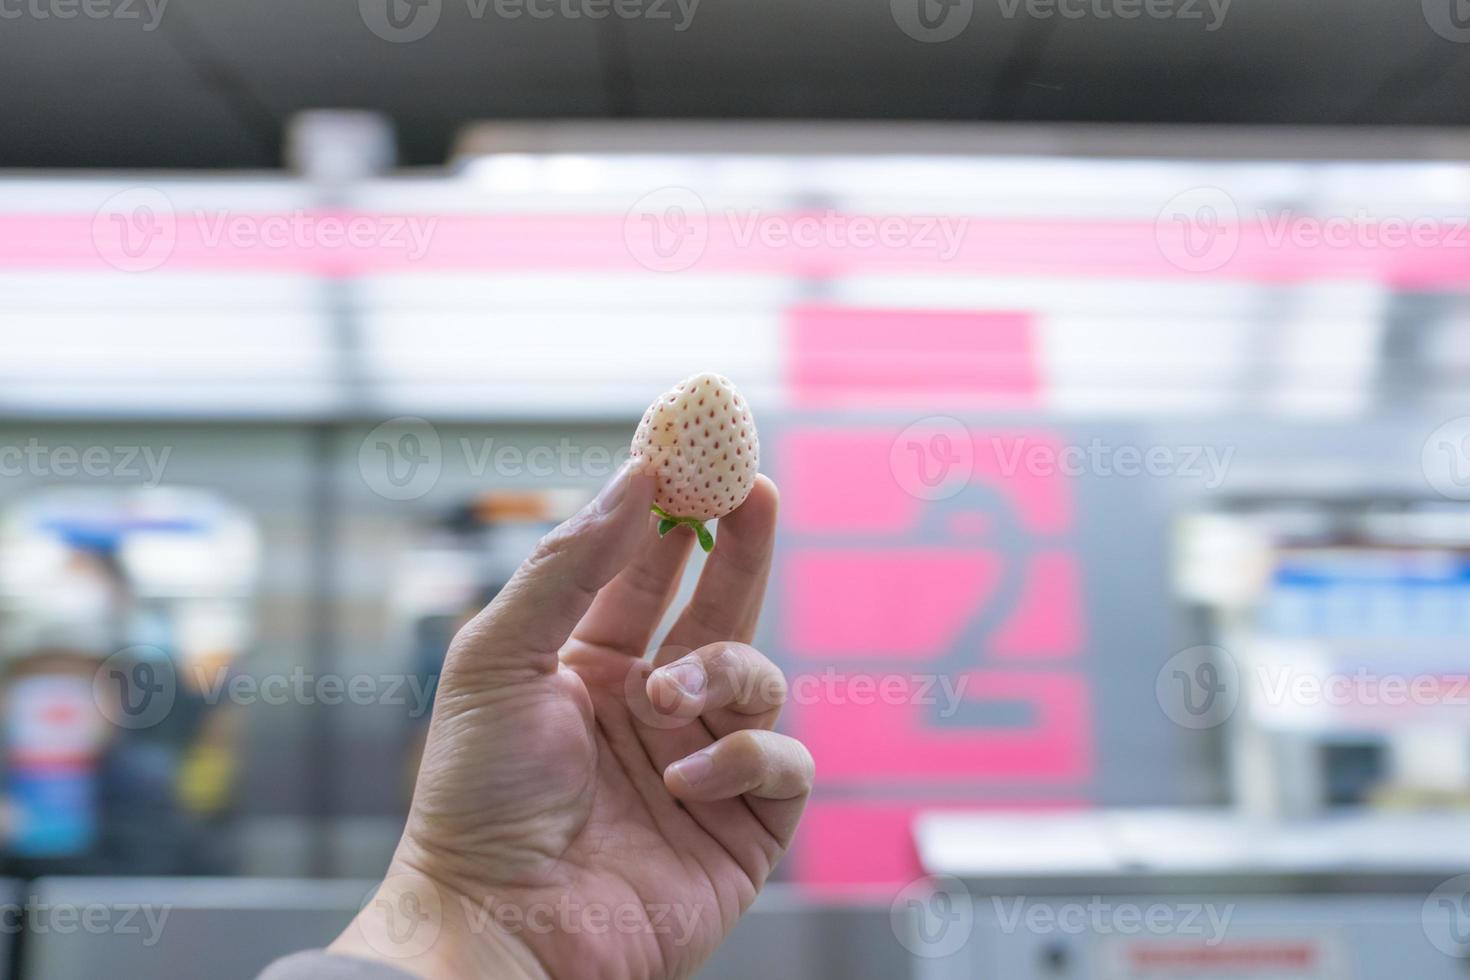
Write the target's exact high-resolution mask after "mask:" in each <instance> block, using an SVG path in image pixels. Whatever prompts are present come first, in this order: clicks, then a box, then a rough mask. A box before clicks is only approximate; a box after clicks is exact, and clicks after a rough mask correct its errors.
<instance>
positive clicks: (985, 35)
mask: <svg viewBox="0 0 1470 980" xmlns="http://www.w3.org/2000/svg"><path fill="white" fill-rule="evenodd" d="M86 2H87V4H88V5H89V6H90V9H91V10H92V11H93V12H94V14H93V15H92V16H87V15H83V14H80V13H78V7H79V6H80V0H6V2H5V3H4V4H3V5H0V91H4V92H5V93H6V96H7V97H6V98H5V99H3V100H0V167H9V168H53V167H87V168H124V167H148V168H159V167H161V168H173V167H204V168H228V167H247V168H259V167H274V166H278V165H279V164H280V161H281V159H282V134H283V131H284V127H285V122H286V120H287V119H288V118H289V117H290V116H291V115H292V114H293V113H295V112H297V111H299V110H303V109H309V108H322V107H349V108H367V109H374V110H378V111H381V112H383V113H385V114H387V115H388V116H390V117H391V118H392V119H393V121H394V123H395V124H396V127H397V132H398V136H399V141H400V155H401V160H402V162H404V163H406V164H410V165H419V164H435V163H439V162H442V161H443V160H444V159H445V157H446V155H447V153H448V152H449V148H450V146H451V145H452V143H453V141H454V138H455V134H456V133H457V132H458V131H459V130H460V128H461V127H462V126H463V125H465V124H466V123H468V122H471V121H476V120H505V119H542V118H560V119H574V118H575V119H584V118H630V117H637V118H652V119H657V118H714V119H720V118H773V119H811V118H831V119H934V120H984V121H1001V122H1012V121H1039V122H1061V121H1086V122H1136V123H1204V124H1214V123H1250V124H1267V125H1270V124H1313V125H1333V126H1342V125H1360V124H1376V125H1433V126H1456V125H1461V124H1464V123H1466V122H1467V121H1470V99H1467V98H1466V93H1467V92H1470V28H1467V29H1463V30H1462V29H1461V28H1459V27H1458V26H1457V24H1458V22H1457V21H1453V20H1449V19H1447V18H1448V17H1449V11H1450V10H1451V7H1450V5H1451V4H1454V3H1458V2H1460V0H1406V2H1396V3H1383V2H1379V0H1234V2H1229V0H1213V6H1211V0H943V2H947V3H949V4H951V5H952V7H949V8H946V7H941V6H939V5H938V4H939V3H940V2H941V0H922V2H923V3H926V4H930V5H931V6H930V7H928V8H927V9H928V12H929V13H930V14H931V17H937V16H940V15H944V14H948V15H950V16H952V17H958V18H961V20H960V21H956V20H948V21H941V23H942V24H943V25H946V26H949V25H954V24H956V23H963V29H962V30H960V31H959V32H958V34H957V35H956V36H955V37H953V38H951V39H948V40H943V41H937V42H924V41H920V40H916V39H915V38H914V37H911V36H909V34H906V33H905V31H904V30H903V29H901V28H900V26H899V23H900V21H904V22H905V23H913V16H912V15H913V14H914V9H913V8H912V4H914V3H915V2H920V0H801V2H799V3H797V2H792V0H248V2H246V0H235V2H225V0H86ZM388 3H393V4H396V5H399V6H397V7H396V8H395V9H396V10H397V12H398V13H399V15H400V16H401V17H412V16H420V17H429V18H430V19H431V20H432V17H431V15H432V14H433V13H437V14H438V18H437V21H434V22H433V27H432V29H431V30H429V31H428V33H427V34H426V35H425V36H423V37H421V38H418V39H416V40H412V41H402V40H399V41H394V40H388V39H385V37H384V36H380V35H388V36H393V31H392V29H391V28H385V27H383V26H382V25H383V24H386V23H387V22H386V20H385V19H384V18H385V11H386V10H387V8H386V6H385V5H386V4H388ZM411 3H416V4H419V5H420V6H419V7H413V6H410V4H411ZM681 3H682V4H683V7H681V6H680V4H681ZM527 4H541V5H542V6H540V7H538V8H537V9H538V10H540V11H542V12H550V13H551V16H545V17H532V16H530V14H529V13H528V12H527V8H526V7H525V5H527ZM905 4H909V5H910V6H909V7H907V8H905V7H904V5H905ZM1058 4H1060V5H1061V8H1065V9H1066V10H1067V11H1068V12H1069V13H1070V14H1080V16H1062V15H1061V13H1060V12H1058V11H1059V9H1060V8H1058V7H1057V6H1056V5H1058ZM599 5H600V6H599ZM1438 5H1443V6H1444V12H1440V11H1439V8H1438ZM618 9H621V10H622V11H623V12H624V14H628V13H640V12H641V13H640V15H639V16H618V15H616V14H614V15H610V16H605V17H602V18H600V19H592V18H590V17H589V16H586V14H587V13H593V12H602V11H610V10H618ZM568 10H570V12H571V13H572V14H577V16H569V15H568V13H566V12H565V11H568ZM1148 10H1153V11H1154V12H1155V14H1154V15H1152V16H1150V15H1149V14H1148V13H1147V11H1148ZM1130 11H1131V12H1137V13H1138V16H1136V17H1132V18H1128V19H1125V17H1124V16H1121V15H1123V14H1126V13H1128V12H1130ZM67 12H70V13H72V14H73V15H74V16H72V17H70V18H69V19H62V17H61V16H59V15H62V14H65V13H67ZM1049 12H1050V15H1049V16H1048V15H1047V14H1048V13H1049ZM691 14H692V15H691ZM965 14H968V15H969V20H968V22H964V21H963V16H964V15H965ZM43 15H44V16H43ZM655 15H657V16H655ZM906 18H907V19H906ZM404 22H406V23H409V24H410V27H409V28H408V29H409V30H413V29H414V28H416V27H419V26H421V25H423V24H424V23H426V22H425V21H424V20H408V21H402V20H401V21H400V23H404ZM934 22H935V21H933V20H931V23H934ZM369 24H375V25H378V33H374V30H373V29H372V28H370V26H369ZM681 24H682V26H683V27H684V29H682V30H680V29H679V27H680V26H681ZM1211 25H1213V26H1214V29H1213V30H1212V29H1210V27H1211Z"/></svg>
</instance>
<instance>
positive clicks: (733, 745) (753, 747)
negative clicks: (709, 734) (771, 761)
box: [726, 728, 765, 769]
mask: <svg viewBox="0 0 1470 980" xmlns="http://www.w3.org/2000/svg"><path fill="white" fill-rule="evenodd" d="M761 734H762V733H761V732H759V731H757V730H756V729H752V728H744V729H741V730H740V731H738V732H733V733H732V734H730V735H729V736H727V740H728V747H727V748H726V751H727V752H729V753H730V756H731V757H732V759H733V760H734V762H735V763H736V764H737V765H738V766H740V767H741V768H742V769H760V768H762V767H763V765H764V763H765V751H764V748H763V744H762V741H761Z"/></svg>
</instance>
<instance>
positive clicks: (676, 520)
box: [653, 504, 715, 554]
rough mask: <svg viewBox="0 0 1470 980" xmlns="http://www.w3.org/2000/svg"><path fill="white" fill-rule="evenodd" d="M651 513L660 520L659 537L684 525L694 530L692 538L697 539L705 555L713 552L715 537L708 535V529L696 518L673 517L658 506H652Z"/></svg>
mask: <svg viewBox="0 0 1470 980" xmlns="http://www.w3.org/2000/svg"><path fill="white" fill-rule="evenodd" d="M653 512H654V513H655V514H657V515H658V516H659V517H660V518H662V519H661V520H660V521H659V522H658V536H659V537H663V536H664V535H666V534H668V533H669V532H670V531H672V530H673V529H674V528H676V527H678V526H679V525H680V524H684V525H686V526H688V527H691V528H693V529H694V536H695V537H696V538H698V539H699V546H700V547H701V548H703V549H704V551H705V554H708V553H709V552H711V551H713V550H714V548H715V536H714V535H713V534H711V533H710V531H709V528H707V527H705V526H704V521H701V520H700V519H699V518H697V517H675V516H674V515H673V514H670V513H669V512H668V511H666V510H664V509H663V508H662V507H660V506H659V505H658V504H654V505H653Z"/></svg>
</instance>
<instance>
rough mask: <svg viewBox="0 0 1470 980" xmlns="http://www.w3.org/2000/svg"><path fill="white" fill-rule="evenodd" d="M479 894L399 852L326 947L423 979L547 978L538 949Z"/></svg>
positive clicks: (494, 979)
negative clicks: (481, 904)
mask: <svg viewBox="0 0 1470 980" xmlns="http://www.w3.org/2000/svg"><path fill="white" fill-rule="evenodd" d="M478 911H479V909H478V906H477V904H476V902H475V901H474V899H473V898H472V897H470V896H468V895H465V894H464V893H463V892H462V891H461V890H459V889H455V888H452V887H449V886H447V885H446V884H445V883H443V882H441V881H438V880H436V879H434V878H432V877H430V876H429V875H426V874H424V873H423V872H421V871H419V870H418V869H416V868H414V867H412V866H411V865H409V864H407V863H404V862H402V861H400V860H398V859H395V860H394V861H393V863H392V864H391V865H390V866H389V869H388V873H387V875H386V876H385V877H384V879H383V882H382V884H381V885H380V886H379V887H378V888H377V889H376V890H375V891H374V893H373V894H372V896H371V897H370V898H369V899H368V900H367V902H366V903H365V904H364V905H363V907H362V909H361V910H360V911H359V912H358V913H357V916H356V917H355V918H354V919H353V920H352V922H351V924H349V925H348V926H347V928H346V929H344V930H343V931H342V934H341V935H340V936H338V937H337V939H336V940H335V941H334V942H333V943H332V944H331V946H329V947H328V951H329V952H332V953H341V954H344V955H348V956H356V957H359V958H362V959H370V960H376V961H378V962H381V963H385V964H387V965H389V966H393V967H395V968H397V969H399V970H403V971H405V972H408V973H412V974H414V975H416V976H420V977H424V978H425V980H441V978H442V980H449V978H459V977H487V978H493V980H549V974H547V972H546V970H545V969H544V968H543V967H542V966H541V964H540V962H539V961H538V960H537V959H536V957H535V955H534V954H532V953H531V951H530V950H529V949H528V948H527V947H526V945H525V944H524V943H523V942H521V941H520V940H519V939H518V938H517V937H516V936H513V935H511V934H509V933H508V932H506V931H505V930H504V929H503V928H501V927H500V925H499V924H498V923H497V922H496V920H495V918H494V917H493V916H486V915H483V914H477V912H478Z"/></svg>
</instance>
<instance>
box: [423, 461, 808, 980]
mask: <svg viewBox="0 0 1470 980" xmlns="http://www.w3.org/2000/svg"><path fill="white" fill-rule="evenodd" d="M774 516H775V495H774V489H773V488H772V487H771V486H770V484H769V483H768V482H763V483H762V484H760V485H758V486H757V488H756V491H755V492H753V494H752V498H751V500H750V501H749V502H748V503H747V504H746V505H745V507H744V508H742V510H741V511H738V512H737V513H736V514H735V515H731V517H730V518H727V519H726V521H725V522H724V523H725V524H726V526H725V527H724V528H722V529H721V542H720V549H723V551H722V550H718V549H717V551H716V553H715V556H714V557H713V558H711V560H710V562H709V563H708V565H707V567H706V570H705V573H704V575H703V576H702V578H701V584H700V591H699V592H697V593H696V597H695V600H694V601H693V602H692V603H691V607H690V609H688V610H686V611H685V612H684V614H683V615H682V616H681V617H680V618H679V620H678V622H677V623H676V624H675V626H674V628H673V629H672V630H671V632H670V634H669V637H668V641H667V643H666V645H665V647H664V649H663V650H662V651H661V653H660V655H659V656H658V657H657V658H656V659H655V661H654V663H653V664H649V663H647V662H646V661H643V660H642V659H641V655H642V653H643V651H644V650H645V649H646V647H647V646H648V644H649V641H650V638H651V636H652V633H653V630H654V628H655V625H656V624H657V622H658V621H659V618H660V616H661V614H662V613H663V611H664V609H665V608H666V607H667V605H668V602H669V600H670V597H671V596H672V594H673V592H674V589H675V588H676V586H677V583H678V579H679V574H680V572H681V570H682V568H683V565H684V562H685V558H686V556H687V554H688V550H689V541H688V540H687V538H686V537H681V538H678V539H675V538H671V539H668V540H664V541H658V540H656V539H650V540H648V541H645V542H642V543H640V544H639V545H638V556H637V557H636V558H634V559H633V561H632V562H631V563H630V564H629V565H628V567H627V568H626V569H624V570H623V571H622V572H621V573H620V574H618V575H617V576H616V578H614V579H613V580H612V582H611V583H609V584H608V585H607V586H606V587H604V588H602V589H601V591H600V592H599V594H598V596H597V598H596V600H595V601H593V602H592V603H591V608H590V609H589V610H588V611H587V612H586V615H585V616H584V617H582V618H581V619H580V621H579V622H578V623H577V625H576V627H575V629H574V630H573V631H572V634H571V637H570V638H569V639H568V640H567V641H566V642H565V643H564V644H563V645H562V647H561V649H560V652H559V655H558V658H557V663H556V665H555V667H554V668H551V669H545V670H530V671H526V670H520V669H517V670H511V671H507V670H501V669H486V668H485V666H484V664H483V662H482V660H483V658H481V657H479V656H478V655H467V654H465V653H459V652H456V653H455V654H452V656H451V658H450V662H449V663H448V664H447V665H446V670H445V676H444V679H443V682H442V683H441V688H440V690H441V695H440V699H439V703H438V705H436V708H435V716H434V722H433V731H432V733H431V737H430V740H429V744H428V746H427V748H426V751H425V758H424V763H423V767H422V770H421V774H420V779H419V784H418V788H417V792H416V795H415V801H414V808H413V814H412V815H411V818H410V825H409V836H411V837H412V839H413V841H414V844H415V845H416V847H417V848H418V850H419V851H420V852H421V853H422V854H424V855H427V856H428V857H427V858H426V860H429V861H431V862H434V863H436V864H445V863H451V864H452V865H453V868H454V874H453V876H452V878H451V879H450V880H451V881H452V887H453V889H454V890H455V891H456V892H457V893H458V894H459V895H460V900H461V901H463V902H466V903H468V904H469V905H471V906H474V907H475V908H474V910H473V913H472V914H479V915H481V916H483V915H486V914H490V915H498V914H500V912H499V911H497V910H503V909H506V908H513V909H515V910H516V913H515V915H516V918H515V919H514V922H515V923H516V926H515V928H514V929H512V931H513V932H514V933H515V934H516V935H517V937H518V938H519V939H520V940H521V941H522V942H523V943H525V945H526V946H527V947H528V948H529V949H530V950H531V951H532V952H533V953H534V955H535V957H536V959H537V960H538V961H540V963H541V964H542V965H543V966H544V967H545V968H546V970H547V972H549V973H550V974H551V975H553V976H569V975H586V973H587V964H588V963H597V964H599V966H600V972H601V973H602V974H603V975H607V976H686V975H689V974H691V973H693V972H694V970H695V969H697V967H698V966H699V965H700V964H701V963H702V962H703V961H704V960H705V959H706V958H708V956H709V955H710V954H711V953H712V952H713V951H714V949H715V948H716V947H717V946H718V945H719V943H720V942H721V940H722V939H723V938H724V936H725V934H726V932H727V931H728V929H729V928H730V927H731V926H732V925H733V924H734V922H735V921H736V919H738V917H739V916H740V914H741V913H742V912H744V911H745V909H746V908H747V907H748V906H749V905H750V903H751V901H753V899H754V898H755V895H756V893H757V892H758V891H759V889H760V887H761V885H762V884H763V883H764V882H765V880H766V878H767V876H768V875H769V874H770V872H771V870H772V869H773V867H774V866H775V863H776V861H777V860H778V859H779V858H780V856H781V854H782V852H783V851H784V849H785V845H786V842H787V840H788V839H789V835H790V832H791V831H792V830H793V829H794V826H795V820H796V817H797V816H798V815H799V812H800V806H801V802H802V801H801V800H791V799H761V798H756V797H754V796H746V795H741V793H740V791H739V790H738V789H737V790H736V791H735V793H734V795H732V796H730V797H728V798H719V799H698V798H694V796H697V794H693V795H691V794H690V793H688V792H685V793H682V794H681V795H683V796H684V798H683V799H681V798H679V796H677V795H676V794H675V793H674V792H672V791H671V789H670V785H669V784H668V783H666V780H665V776H664V772H665V769H666V768H667V767H668V766H670V764H672V763H674V762H676V761H677V760H680V759H684V758H685V757H686V756H689V755H691V754H692V753H697V752H699V751H700V750H702V749H705V748H707V747H709V746H711V745H712V744H713V743H715V742H716V741H717V740H718V739H720V738H723V737H724V736H726V735H729V734H731V733H733V732H740V731H745V730H748V729H754V730H757V731H759V732H760V733H761V734H762V735H765V734H766V733H765V730H766V729H769V728H771V727H772V726H773V724H774V721H775V715H776V705H773V704H770V703H765V702H760V701H754V702H752V701H751V700H750V699H748V698H747V699H746V700H745V701H743V702H742V701H739V700H738V698H737V699H735V700H733V701H732V700H731V699H730V698H728V697H725V696H723V695H722V696H721V698H720V701H719V702H716V701H715V698H716V694H717V689H718V688H719V687H720V686H721V684H720V683H719V682H717V681H716V680H715V679H714V676H713V675H711V683H710V689H709V691H708V692H706V694H707V696H708V700H709V701H710V702H711V703H710V704H709V705H703V706H701V705H696V704H693V703H688V704H682V705H680V704H675V702H676V701H678V700H680V699H679V698H678V697H677V696H675V697H674V698H672V699H663V698H660V699H659V706H658V707H655V706H654V705H653V704H652V703H651V702H650V701H649V697H648V684H647V675H648V673H649V671H650V670H651V669H652V667H653V666H654V665H660V666H661V665H663V664H665V663H668V662H670V661H672V660H675V659H677V658H678V657H679V656H680V655H682V654H684V653H687V652H688V651H689V650H692V649H694V648H697V647H705V646H706V645H707V644H709V643H712V642H715V641H718V640H733V641H737V642H741V643H743V642H745V641H748V640H749V639H750V634H751V633H753V631H754V627H755V621H756V617H757V616H758V614H759V608H760V600H761V595H762V593H763V592H764V585H765V577H766V570H767V567H768V562H769V556H770V545H771V538H772V531H773V525H774ZM712 594H713V595H718V596H720V601H719V602H718V603H717V604H714V603H711V602H710V601H709V599H710V597H711V595H712ZM492 609H493V607H492ZM487 632H488V630H487ZM717 633H719V634H723V635H715V634H717ZM483 639H484V637H483V636H481V635H480V634H479V632H478V631H477V630H476V629H475V628H474V627H473V626H472V627H471V629H469V630H468V631H467V637H466V638H465V639H464V640H463V645H464V646H466V647H469V646H479V645H480V644H481V643H482V640H483ZM456 645H457V646H460V645H461V643H460V642H459V641H457V644H456ZM747 649H748V648H747ZM752 652H753V651H752ZM767 666H768V665H767ZM466 667H469V668H470V669H466ZM727 680H728V679H727ZM655 689H656V690H655V694H656V697H657V696H658V695H660V694H670V693H672V691H673V689H672V688H668V689H667V690H665V689H664V688H663V687H662V686H660V683H659V682H656V683H655ZM705 699H706V697H705V694H702V695H701V697H700V699H699V700H701V701H703V700H705ZM726 704H728V706H725V705H726ZM696 709H697V710H696ZM695 714H697V715H698V716H697V717H696V716H694V715H695ZM776 737H779V736H776ZM674 785H675V786H676V787H677V786H679V785H680V784H679V783H678V781H677V779H675V781H674ZM802 795H803V797H804V793H803V794H802ZM793 804H794V810H793ZM446 877H448V876H446ZM569 896H571V897H570V898H569ZM532 910H535V911H534V913H533V911H532ZM533 914H534V916H535V917H536V918H535V921H533ZM522 920H524V921H522ZM502 924H505V922H504V921H502Z"/></svg>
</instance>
